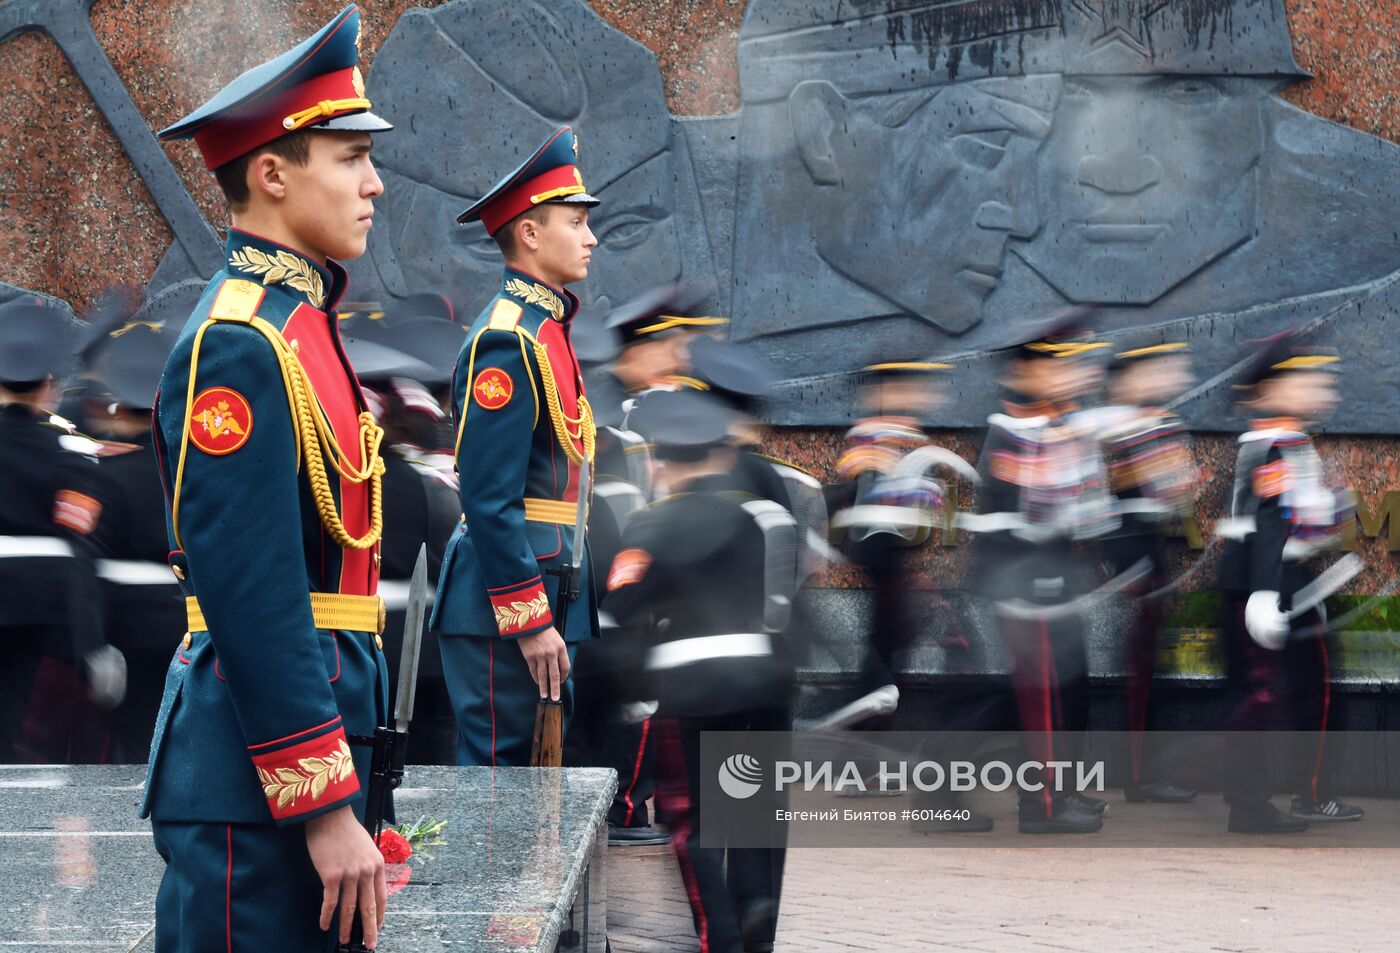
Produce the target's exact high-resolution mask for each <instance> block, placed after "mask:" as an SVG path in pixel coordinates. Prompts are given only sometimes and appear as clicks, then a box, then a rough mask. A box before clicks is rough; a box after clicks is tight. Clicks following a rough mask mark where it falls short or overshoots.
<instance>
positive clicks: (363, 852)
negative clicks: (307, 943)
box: [306, 805, 388, 950]
mask: <svg viewBox="0 0 1400 953" xmlns="http://www.w3.org/2000/svg"><path fill="white" fill-rule="evenodd" d="M306 848H307V850H308V851H309V852H310V854H311V863H312V864H313V865H314V866H315V868H316V874H317V875H318V876H319V877H320V878H321V884H322V886H323V887H324V890H323V892H322V895H321V929H322V930H329V929H330V928H331V919H332V917H333V916H334V914H335V909H336V907H337V906H339V907H340V942H341V943H349V942H350V925H351V924H352V923H354V921H355V914H356V913H359V915H360V924H361V926H362V927H363V928H364V935H365V946H366V947H368V948H369V949H371V950H372V949H374V947H375V945H376V944H377V943H378V942H379V928H380V927H381V926H383V925H384V908H385V907H386V906H387V905H388V890H387V888H386V887H385V885H384V855H383V854H381V853H380V852H379V848H378V847H377V846H375V843H374V840H373V839H372V838H371V837H370V836H369V832H368V831H366V830H365V829H364V828H363V827H361V826H360V822H359V821H357V820H355V812H354V811H352V810H351V809H350V807H349V805H346V806H345V807H341V808H337V809H336V810H334V811H331V812H330V813H328V814H322V815H321V816H320V817H313V818H312V819H311V820H309V821H307V822H306Z"/></svg>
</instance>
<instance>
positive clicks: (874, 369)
mask: <svg viewBox="0 0 1400 953" xmlns="http://www.w3.org/2000/svg"><path fill="white" fill-rule="evenodd" d="M952 366H953V365H951V364H944V363H943V362H941V361H930V360H927V359H922V360H916V361H881V362H879V363H877V364H867V365H865V366H864V367H862V368H861V369H860V372H861V374H862V376H863V381H862V382H863V383H867V384H874V383H878V382H879V381H888V380H906V379H912V378H922V377H928V376H930V375H932V374H934V373H937V372H938V371H946V370H950V369H951V368H952Z"/></svg>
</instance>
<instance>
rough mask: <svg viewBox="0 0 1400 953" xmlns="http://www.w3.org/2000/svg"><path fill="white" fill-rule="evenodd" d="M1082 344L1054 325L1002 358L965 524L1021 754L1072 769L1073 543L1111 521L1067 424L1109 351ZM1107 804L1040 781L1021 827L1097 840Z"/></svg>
mask: <svg viewBox="0 0 1400 953" xmlns="http://www.w3.org/2000/svg"><path fill="white" fill-rule="evenodd" d="M1086 337H1087V336H1086V335H1085V334H1084V333H1083V332H1082V331H1081V330H1080V328H1079V327H1078V323H1077V321H1076V320H1075V319H1074V318H1073V317H1070V318H1064V317H1057V318H1055V319H1052V320H1051V321H1049V322H1046V323H1045V324H1043V325H1042V326H1041V328H1040V329H1035V330H1031V331H1030V332H1028V333H1027V334H1026V335H1024V336H1023V337H1022V340H1021V343H1019V344H1016V345H1014V346H1012V347H1010V348H1008V349H1007V350H1006V352H1005V365H1006V366H1005V377H1004V378H1003V383H1004V385H1005V387H1006V389H1007V391H1008V397H1007V399H1006V401H1005V402H1004V412H1003V413H997V414H992V415H991V417H989V418H988V420H987V424H988V430H987V437H986V440H985V442H984V443H983V446H982V458H981V461H980V463H979V465H978V470H979V472H980V474H981V478H982V479H981V485H980V487H979V490H978V512H977V514H976V515H975V517H973V518H971V519H968V520H966V521H965V523H964V525H966V526H967V528H968V529H970V530H973V531H975V532H978V533H979V535H980V539H979V546H978V549H977V555H976V557H975V558H976V564H975V566H974V568H973V578H974V579H976V580H978V585H979V586H980V588H981V590H982V592H983V594H984V595H985V596H986V597H987V598H989V599H990V600H992V602H993V603H994V605H995V611H996V617H997V621H998V625H999V627H1000V629H1001V634H1002V637H1003V639H1004V641H1005V643H1006V649H1007V653H1008V655H1009V657H1010V664H1011V684H1012V689H1013V691H1014V694H1015V701H1016V708H1017V711H1018V713H1019V715H1020V723H1021V729H1022V732H1023V739H1024V743H1025V746H1026V753H1028V754H1029V755H1030V757H1031V759H1032V760H1033V761H1036V762H1040V763H1041V764H1046V763H1048V762H1050V761H1052V760H1057V759H1058V760H1073V758H1074V756H1075V749H1076V748H1077V747H1078V744H1079V742H1080V741H1081V739H1082V734H1083V732H1084V730H1085V729H1086V728H1087V727H1088V716H1089V671H1088V660H1087V655H1086V648H1085V644H1084V632H1083V629H1084V624H1083V618H1082V610H1080V609H1077V608H1076V607H1075V605H1074V601H1075V599H1076V597H1078V596H1080V595H1082V594H1083V593H1084V592H1086V591H1087V590H1088V588H1089V582H1090V580H1089V575H1090V567H1089V560H1087V559H1085V558H1083V556H1082V555H1081V554H1080V553H1079V551H1078V550H1077V548H1076V543H1078V542H1080V541H1083V540H1087V539H1092V538H1094V537H1096V536H1098V535H1100V534H1101V533H1102V532H1104V531H1105V530H1106V529H1107V527H1108V525H1109V524H1111V521H1112V520H1111V510H1110V508H1109V503H1110V499H1109V496H1108V487H1107V480H1106V476H1105V474H1104V471H1103V461H1102V459H1101V458H1100V456H1099V452H1098V446H1097V443H1096V441H1095V440H1094V438H1093V436H1092V435H1090V434H1087V433H1085V432H1083V431H1082V430H1080V429H1079V428H1077V427H1075V426H1074V425H1073V424H1072V423H1071V422H1069V421H1068V420H1067V419H1066V414H1067V413H1068V412H1069V411H1070V410H1072V409H1073V408H1074V406H1075V402H1076V401H1077V400H1078V399H1079V398H1080V397H1082V396H1083V395H1084V394H1085V393H1086V392H1087V390H1088V389H1089V388H1090V386H1091V383H1092V381H1093V380H1095V379H1096V378H1097V376H1098V375H1097V372H1096V371H1095V370H1094V369H1092V368H1091V367H1089V366H1087V361H1088V360H1089V359H1090V356H1091V355H1092V354H1093V352H1094V351H1095V350H1097V349H1099V348H1103V347H1105V346H1106V345H1105V344H1102V343H1097V342H1092V341H1088V340H1086ZM1067 749H1068V750H1067ZM1106 807H1107V802H1105V801H1103V800H1102V799H1099V798H1090V797H1085V796H1082V795H1080V794H1079V793H1078V792H1076V791H1072V790H1060V789H1055V788H1054V787H1053V785H1052V784H1051V783H1050V778H1049V776H1048V774H1047V776H1046V777H1045V779H1044V783H1043V784H1042V786H1041V787H1040V789H1039V790H1023V791H1022V793H1021V799H1020V805H1019V812H1018V814H1019V825H1020V829H1021V831H1022V832H1024V833H1033V834H1048V833H1078V832H1091V831H1097V830H1099V829H1100V828H1101V827H1102V826H1103V821H1102V818H1101V817H1100V815H1101V814H1102V812H1103V811H1104V810H1105V809H1106Z"/></svg>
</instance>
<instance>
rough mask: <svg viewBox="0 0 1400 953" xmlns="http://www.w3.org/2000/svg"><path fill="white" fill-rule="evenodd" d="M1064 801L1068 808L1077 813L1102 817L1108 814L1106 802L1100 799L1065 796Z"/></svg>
mask: <svg viewBox="0 0 1400 953" xmlns="http://www.w3.org/2000/svg"><path fill="white" fill-rule="evenodd" d="M1065 800H1066V801H1068V802H1069V806H1070V807H1072V808H1074V809H1075V810H1076V811H1079V812H1080V813H1081V814H1094V815H1097V816H1099V817H1103V816H1104V815H1105V814H1107V813H1108V802H1107V801H1105V800H1104V799H1103V798H1101V797H1090V796H1089V795H1087V794H1070V795H1066V797H1065Z"/></svg>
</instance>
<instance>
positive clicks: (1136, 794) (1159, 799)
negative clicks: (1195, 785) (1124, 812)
mask: <svg viewBox="0 0 1400 953" xmlns="http://www.w3.org/2000/svg"><path fill="white" fill-rule="evenodd" d="M1123 797H1125V798H1127V799H1128V800H1129V801H1130V802H1132V803H1133V804H1189V803H1190V802H1192V801H1194V800H1196V792H1195V791H1192V790H1191V789H1190V788H1179V787H1177V786H1176V785H1175V784H1172V783H1171V782H1170V781H1148V782H1147V783H1145V784H1130V785H1128V786H1127V787H1125V788H1124V789H1123Z"/></svg>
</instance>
